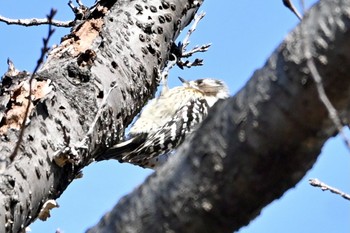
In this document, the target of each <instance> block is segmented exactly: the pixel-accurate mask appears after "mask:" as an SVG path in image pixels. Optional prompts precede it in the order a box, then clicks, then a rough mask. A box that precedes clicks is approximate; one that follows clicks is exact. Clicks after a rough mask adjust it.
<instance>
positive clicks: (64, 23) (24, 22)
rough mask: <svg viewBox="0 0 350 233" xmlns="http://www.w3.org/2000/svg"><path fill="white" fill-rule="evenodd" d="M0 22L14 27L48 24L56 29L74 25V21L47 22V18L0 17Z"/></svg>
mask: <svg viewBox="0 0 350 233" xmlns="http://www.w3.org/2000/svg"><path fill="white" fill-rule="evenodd" d="M0 22H4V23H6V24H8V25H11V24H16V25H21V26H26V27H28V26H38V25H44V24H49V25H53V26H56V27H71V26H73V24H74V21H73V20H72V21H57V20H52V21H51V22H50V21H49V19H48V18H46V19H36V18H33V19H9V18H6V17H4V16H1V15H0Z"/></svg>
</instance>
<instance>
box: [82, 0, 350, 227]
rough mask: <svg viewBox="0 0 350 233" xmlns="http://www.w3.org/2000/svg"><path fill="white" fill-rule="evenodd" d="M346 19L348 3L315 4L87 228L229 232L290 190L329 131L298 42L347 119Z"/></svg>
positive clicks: (349, 56) (349, 50)
mask: <svg viewBox="0 0 350 233" xmlns="http://www.w3.org/2000/svg"><path fill="white" fill-rule="evenodd" d="M349 17H350V1H348V0H324V1H321V2H320V3H319V4H317V5H316V6H314V7H313V8H312V10H310V12H309V13H308V14H307V15H306V16H305V18H304V19H303V22H302V23H301V25H298V26H297V28H296V29H295V30H294V31H293V32H291V33H290V34H289V36H288V37H287V38H286V39H285V41H284V42H283V43H282V44H281V45H280V46H279V47H278V48H277V50H276V51H275V52H274V53H273V54H272V55H271V57H270V59H269V60H268V62H267V63H266V64H265V66H264V67H263V68H261V69H260V70H257V71H256V72H255V73H254V75H253V77H252V78H251V79H250V81H249V82H248V83H247V84H246V86H245V87H244V88H243V89H242V90H241V91H240V92H239V93H237V94H236V95H235V96H234V97H232V98H231V99H229V100H227V101H222V102H219V103H218V104H217V105H216V106H215V107H214V109H213V111H212V112H210V114H209V117H208V118H207V119H206V120H205V122H204V123H203V124H202V126H201V127H200V129H199V130H198V131H197V132H196V134H195V135H194V136H193V138H192V139H191V140H189V141H187V142H186V143H185V144H183V145H182V147H181V148H180V149H179V150H178V151H177V153H176V155H175V156H174V157H173V159H172V160H170V161H169V162H168V163H167V164H165V166H163V167H161V168H160V169H159V170H158V171H157V172H155V173H154V174H153V175H152V176H150V177H149V178H148V179H147V180H146V181H145V183H144V184H143V185H142V186H140V187H139V188H138V189H136V190H135V191H134V192H132V193H131V194H129V195H127V196H125V197H124V198H122V199H121V200H120V201H119V203H118V204H117V205H116V206H115V207H114V208H113V210H112V211H111V212H109V213H107V214H106V215H105V216H104V217H103V218H102V219H101V221H100V222H99V223H98V224H97V225H96V226H94V227H93V228H91V229H89V230H88V232H89V233H93V232H99V233H101V232H233V231H236V230H238V229H239V228H240V227H242V226H245V225H247V224H248V223H249V222H250V221H251V220H252V219H254V218H255V217H256V216H257V215H259V213H260V211H261V209H262V208H263V207H264V206H266V205H267V204H269V203H271V202H272V201H273V200H275V199H278V198H279V197H281V196H282V195H283V193H284V192H285V191H286V190H288V189H289V188H291V187H294V186H295V185H296V183H297V182H298V181H300V179H301V178H302V177H303V176H304V175H305V173H306V172H307V171H308V170H309V169H310V168H311V167H312V166H313V164H314V163H315V161H316V159H317V156H318V155H319V153H320V151H321V148H322V146H323V144H324V142H325V141H326V140H327V139H328V138H329V137H331V136H333V135H334V134H335V133H336V128H335V126H334V124H333V123H332V122H331V120H330V119H329V116H328V112H327V110H326V108H325V106H324V105H323V104H322V103H321V101H320V99H319V96H318V93H317V91H316V86H315V83H314V81H313V79H312V77H311V76H310V72H309V69H308V67H307V66H306V60H307V59H306V56H305V54H306V51H307V49H306V48H308V49H310V51H311V54H312V57H313V59H314V61H315V63H316V65H317V69H318V71H319V73H320V74H321V76H322V78H323V84H324V87H325V90H326V93H327V95H328V97H329V98H330V100H331V101H332V103H333V104H334V106H335V107H336V109H337V110H338V111H339V114H340V116H341V118H342V119H343V120H344V121H347V119H348V117H349V110H350V94H349V93H350V43H349V41H350V18H349ZM227 30H230V29H229V28H228V29H227ZM308 46H309V47H308Z"/></svg>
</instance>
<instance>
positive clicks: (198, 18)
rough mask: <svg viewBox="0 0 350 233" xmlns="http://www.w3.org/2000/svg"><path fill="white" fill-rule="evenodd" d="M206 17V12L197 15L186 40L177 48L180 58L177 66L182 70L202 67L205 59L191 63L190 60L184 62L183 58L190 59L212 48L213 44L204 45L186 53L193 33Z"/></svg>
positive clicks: (177, 54)
mask: <svg viewBox="0 0 350 233" xmlns="http://www.w3.org/2000/svg"><path fill="white" fill-rule="evenodd" d="M204 16H205V13H204V12H201V13H199V14H197V15H195V17H194V21H193V24H192V26H191V28H190V29H189V30H188V32H187V34H186V36H185V38H184V39H183V41H182V42H179V44H178V45H177V47H176V49H175V50H176V53H175V54H176V56H177V57H178V61H177V65H178V66H179V67H180V68H181V69H182V68H183V67H188V68H190V67H192V66H201V65H203V59H196V60H195V61H193V62H190V61H188V60H186V61H183V60H182V59H181V58H188V57H190V56H192V55H193V54H195V53H198V52H206V51H208V49H209V47H210V46H211V44H204V45H201V46H195V47H194V48H193V49H191V50H190V51H188V52H186V48H187V46H188V45H189V43H190V41H189V39H190V36H191V35H192V33H193V32H194V31H195V30H196V28H197V26H198V23H199V21H201V20H202V19H203V18H204Z"/></svg>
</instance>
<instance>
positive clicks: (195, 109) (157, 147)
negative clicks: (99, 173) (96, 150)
mask: <svg viewBox="0 0 350 233" xmlns="http://www.w3.org/2000/svg"><path fill="white" fill-rule="evenodd" d="M179 79H180V81H181V82H182V86H177V87H174V88H171V89H167V90H166V91H164V92H162V93H161V94H160V95H159V96H158V97H156V98H154V99H152V100H151V101H150V102H149V103H148V104H147V105H146V106H145V107H144V109H143V110H142V112H141V114H140V116H139V117H138V118H137V120H136V121H135V122H134V124H133V125H132V127H131V128H130V131H129V133H128V136H127V137H126V138H125V140H123V141H122V142H120V143H118V144H116V145H114V146H112V147H110V148H108V149H107V151H106V152H104V153H103V154H102V155H101V156H100V157H98V158H97V159H96V160H97V161H101V160H108V159H116V160H118V161H119V162H122V163H123V162H127V163H131V164H134V165H138V166H141V167H143V168H152V169H156V168H158V167H160V166H161V165H162V164H164V163H165V162H166V161H167V159H168V157H169V156H170V155H171V154H172V152H173V151H174V150H175V149H176V148H177V147H178V146H179V145H180V144H181V143H182V142H183V141H184V140H185V139H186V137H187V136H188V135H189V134H191V133H192V132H194V131H195V130H196V128H197V127H198V125H199V124H200V123H201V122H202V121H203V120H204V118H205V117H206V116H207V115H208V111H209V109H210V108H211V107H212V106H213V105H214V104H215V103H216V102H217V101H218V100H219V99H226V98H228V97H229V89H228V87H227V85H226V84H225V83H224V82H223V81H221V80H218V79H213V78H202V79H197V80H193V81H187V80H185V79H183V78H181V77H179Z"/></svg>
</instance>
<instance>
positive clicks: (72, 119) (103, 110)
mask: <svg viewBox="0 0 350 233" xmlns="http://www.w3.org/2000/svg"><path fill="white" fill-rule="evenodd" d="M201 4H202V1H185V0H179V1H168V2H167V1H157V0H152V1H144V0H143V1H141V0H139V1H126V0H124V1H123V0H121V1H112V0H102V1H100V2H98V3H97V5H96V6H94V8H93V9H92V11H91V14H90V15H89V16H88V18H87V19H85V20H83V21H81V22H79V24H77V25H75V27H74V28H73V29H72V32H71V33H70V34H69V35H67V36H65V37H64V38H63V39H62V43H61V44H60V45H59V46H58V47H56V48H55V49H53V50H52V51H51V52H50V54H49V56H48V58H47V61H46V62H45V64H44V65H43V67H42V68H41V69H40V71H39V72H38V73H37V74H35V76H34V79H33V81H32V87H33V88H32V92H31V93H32V95H31V96H30V100H31V101H30V104H31V107H30V108H29V109H30V112H29V117H28V119H24V109H25V107H26V106H27V105H28V94H29V87H28V86H29V82H30V81H29V80H30V78H29V77H30V75H29V74H27V73H23V72H20V73H16V74H13V73H10V72H8V73H7V74H6V75H5V76H4V77H3V82H2V86H1V96H0V103H1V104H2V105H1V109H2V111H1V117H2V118H1V119H2V120H1V124H0V132H1V135H2V137H1V141H0V148H1V159H2V161H1V165H3V169H2V170H1V172H2V174H1V177H0V191H1V194H0V203H1V206H0V232H19V231H21V230H23V229H24V228H25V227H26V226H28V225H29V224H30V223H31V222H33V220H35V219H36V218H37V216H38V214H39V212H40V209H41V208H42V207H43V205H44V203H46V202H47V201H48V200H50V199H56V198H58V197H59V196H60V194H61V193H62V192H63V191H64V190H65V189H66V187H67V186H68V185H69V183H70V182H71V181H72V180H73V179H74V178H75V177H76V176H79V174H80V171H81V169H82V168H83V167H84V166H87V165H88V164H90V163H91V162H92V161H93V158H95V157H97V156H98V155H99V154H100V153H102V152H103V151H104V150H105V149H106V147H109V146H111V145H113V144H115V143H116V142H117V141H118V140H119V139H120V137H121V136H122V135H123V132H124V128H125V127H126V126H127V125H128V124H129V123H130V122H131V120H132V119H133V118H134V116H135V115H136V114H137V113H138V112H139V110H140V109H141V108H142V106H143V105H144V103H145V102H146V101H147V100H148V99H149V98H150V97H151V96H152V95H154V93H155V90H156V87H157V85H158V81H159V80H158V78H159V77H158V76H157V74H158V70H161V69H162V68H163V67H164V64H165V63H166V61H167V60H168V56H169V52H170V48H171V45H172V43H173V41H175V40H176V37H177V36H178V34H179V33H180V31H181V30H182V29H183V28H184V27H185V26H186V25H187V24H188V23H189V22H190V21H191V20H192V18H193V16H194V14H195V12H196V11H197V9H198V8H199V6H200V5H201ZM4 80H6V82H5V81H4ZM22 122H25V127H26V129H25V133H24V137H23V140H22V142H21V145H20V148H19V150H18V153H17V154H16V156H15V158H14V161H12V162H11V163H10V164H6V163H5V161H9V160H8V159H7V158H9V157H10V155H11V153H12V151H13V148H14V145H16V143H17V141H18V140H19V139H18V132H19V129H20V127H21V125H22Z"/></svg>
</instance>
